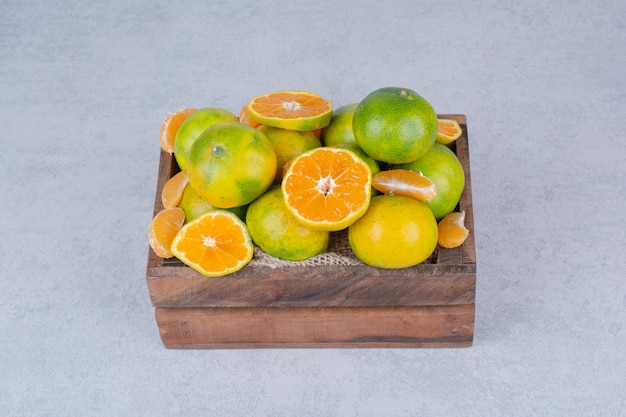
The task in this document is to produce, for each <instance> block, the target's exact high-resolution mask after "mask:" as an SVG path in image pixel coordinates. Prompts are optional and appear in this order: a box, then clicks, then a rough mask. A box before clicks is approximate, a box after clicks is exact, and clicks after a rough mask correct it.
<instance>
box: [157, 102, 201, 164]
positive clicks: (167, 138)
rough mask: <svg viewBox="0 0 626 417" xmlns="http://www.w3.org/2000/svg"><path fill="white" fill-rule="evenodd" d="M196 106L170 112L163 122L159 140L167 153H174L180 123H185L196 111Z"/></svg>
mask: <svg viewBox="0 0 626 417" xmlns="http://www.w3.org/2000/svg"><path fill="white" fill-rule="evenodd" d="M195 111H196V109H194V108H185V107H183V108H182V109H180V110H178V111H176V112H174V113H171V114H169V115H168V116H167V117H166V118H165V120H163V123H162V124H161V130H160V131H159V142H160V144H161V149H163V150H164V151H165V152H167V153H174V139H176V133H178V129H179V128H180V125H181V124H183V122H184V121H185V119H187V116H189V115H190V114H191V113H193V112H195Z"/></svg>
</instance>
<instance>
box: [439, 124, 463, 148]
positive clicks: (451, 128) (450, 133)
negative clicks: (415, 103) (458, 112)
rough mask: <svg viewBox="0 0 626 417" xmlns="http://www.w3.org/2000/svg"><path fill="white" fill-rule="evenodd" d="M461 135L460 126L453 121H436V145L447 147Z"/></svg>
mask: <svg viewBox="0 0 626 417" xmlns="http://www.w3.org/2000/svg"><path fill="white" fill-rule="evenodd" d="M461 134H463V129H461V125H460V124H459V122H457V121H456V120H454V119H437V139H436V141H437V142H438V143H441V144H442V145H447V144H449V143H452V142H454V141H455V140H457V139H458V138H460V137H461Z"/></svg>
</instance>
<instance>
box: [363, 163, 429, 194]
mask: <svg viewBox="0 0 626 417" xmlns="http://www.w3.org/2000/svg"><path fill="white" fill-rule="evenodd" d="M372 186H373V187H374V188H375V189H376V190H378V191H380V192H381V193H384V194H395V195H404V196H407V197H413V198H414V199H416V200H420V201H432V200H433V199H434V198H435V197H436V196H437V187H436V186H435V183H434V182H433V181H432V180H431V179H430V178H428V177H426V176H424V175H422V174H419V173H417V172H415V171H410V170H408V169H390V170H387V171H380V172H378V173H377V174H375V175H374V176H373V177H372Z"/></svg>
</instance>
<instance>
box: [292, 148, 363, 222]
mask: <svg viewBox="0 0 626 417" xmlns="http://www.w3.org/2000/svg"><path fill="white" fill-rule="evenodd" d="M281 187H282V190H283V195H284V198H285V203H286V204H287V208H288V209H289V210H290V211H291V212H292V213H293V214H294V215H295V217H296V218H297V219H298V220H299V221H300V222H301V223H303V224H304V225H305V226H308V227H310V228H312V229H315V230H326V231H337V230H341V229H344V228H346V227H348V226H349V225H350V224H352V223H353V222H354V221H356V219H358V218H359V217H361V216H362V215H363V214H364V213H365V211H366V210H367V207H368V206H369V201H370V198H371V192H372V191H371V190H372V172H371V170H370V168H369V166H368V165H367V164H366V163H365V162H364V161H363V160H362V159H361V158H359V157H358V156H357V155H356V154H355V153H354V152H352V151H350V150H348V149H343V148H332V147H322V148H315V149H312V150H310V151H308V152H305V153H303V154H302V155H300V156H298V157H296V158H295V159H294V160H293V161H292V162H291V163H290V164H289V166H288V168H287V171H286V173H285V175H284V177H283V181H282V183H281Z"/></svg>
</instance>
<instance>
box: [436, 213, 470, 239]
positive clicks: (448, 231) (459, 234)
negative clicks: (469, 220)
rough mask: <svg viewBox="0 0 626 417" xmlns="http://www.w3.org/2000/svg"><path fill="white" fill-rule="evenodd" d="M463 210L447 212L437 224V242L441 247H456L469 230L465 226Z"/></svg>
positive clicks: (467, 234)
mask: <svg viewBox="0 0 626 417" xmlns="http://www.w3.org/2000/svg"><path fill="white" fill-rule="evenodd" d="M464 222H465V211H460V212H453V213H450V214H447V215H446V216H445V217H444V218H443V219H441V220H440V221H439V223H438V224H437V229H438V230H439V238H438V240H437V243H438V244H439V246H441V247H442V248H456V247H458V246H461V245H462V244H463V242H465V239H467V236H469V230H468V229H467V228H466V227H465V224H464Z"/></svg>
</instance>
